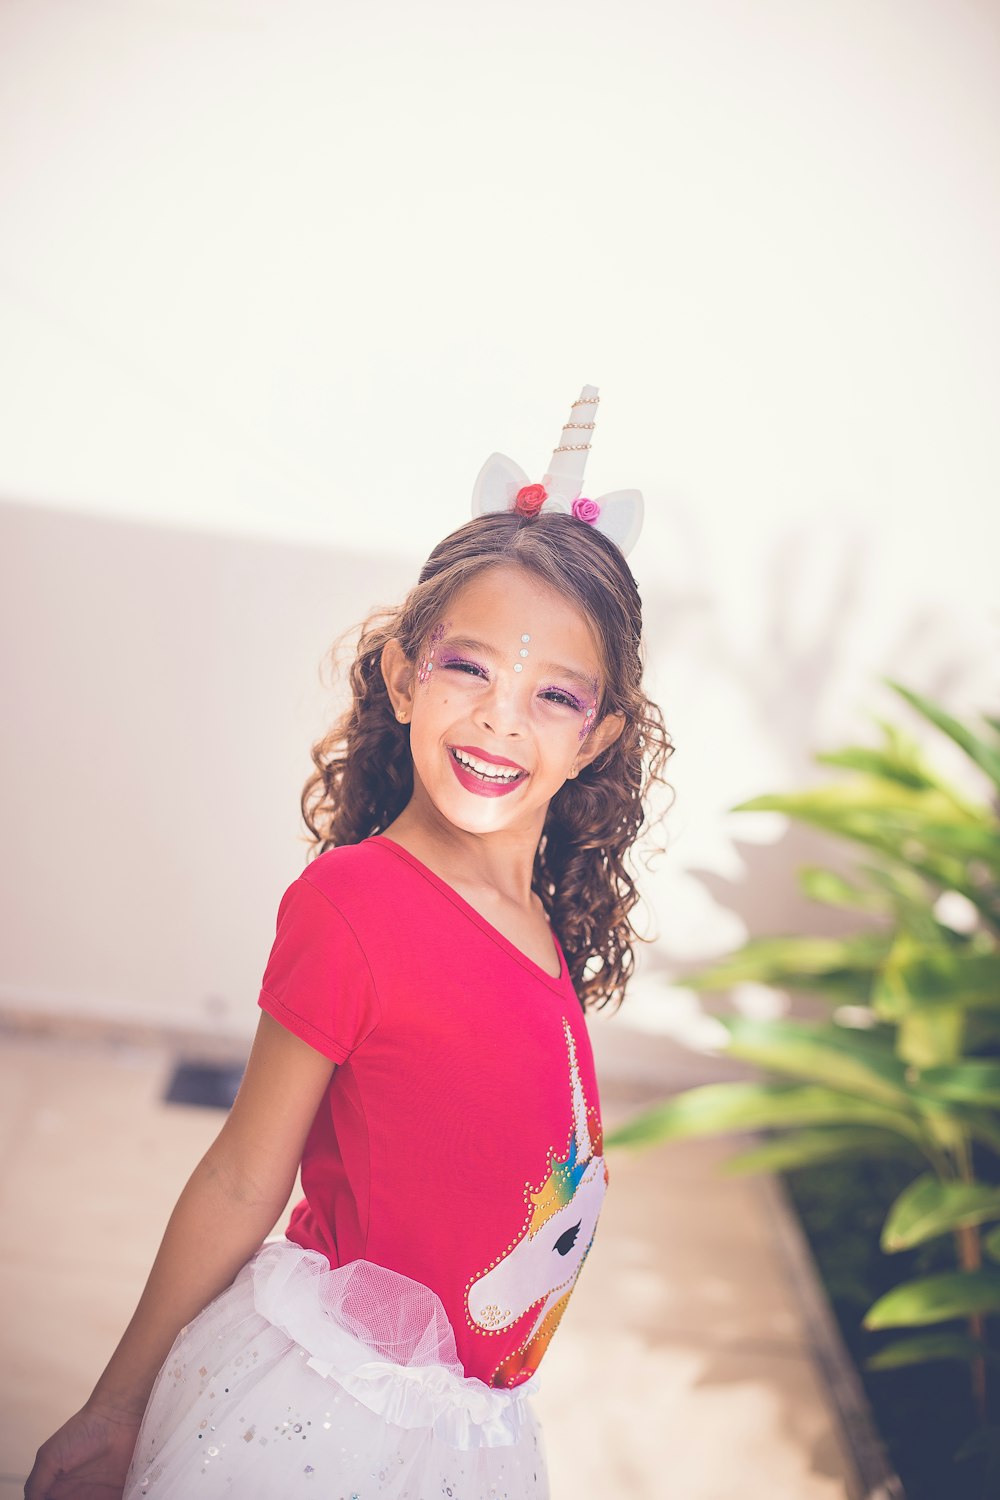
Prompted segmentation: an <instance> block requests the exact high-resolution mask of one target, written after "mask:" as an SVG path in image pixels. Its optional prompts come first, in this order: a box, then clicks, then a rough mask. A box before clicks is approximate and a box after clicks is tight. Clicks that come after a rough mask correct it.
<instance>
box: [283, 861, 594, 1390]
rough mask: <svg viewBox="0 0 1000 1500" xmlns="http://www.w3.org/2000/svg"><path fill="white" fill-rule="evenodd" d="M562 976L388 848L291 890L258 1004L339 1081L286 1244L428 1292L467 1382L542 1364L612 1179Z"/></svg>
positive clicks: (321, 1114)
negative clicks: (362, 1264)
mask: <svg viewBox="0 0 1000 1500" xmlns="http://www.w3.org/2000/svg"><path fill="white" fill-rule="evenodd" d="M554 962H555V955H553V963H554ZM559 962H560V965H561V971H560V974H559V977H558V978H553V977H552V976H550V975H549V974H547V973H546V972H545V970H544V969H543V968H541V967H540V966H539V965H538V964H536V963H535V962H534V961H533V960H532V959H530V958H528V957H527V955H526V954H524V953H522V952H521V951H520V949H518V948H517V947H515V945H514V944H513V943H512V942H510V941H509V939H507V938H506V937H504V935H503V934H502V933H501V932H499V931H498V930H497V929H496V928H495V927H493V926H492V925H491V924H490V923H489V922H488V921H486V919H485V918H484V917H481V916H480V915H479V913H478V912H477V911H476V910H475V909H474V908H473V907H472V906H470V905H469V903H468V902H467V901H466V900H465V899H464V898H463V897H462V896H460V895H459V894H458V892H457V891H455V890H453V889H452V887H451V886H450V885H448V884H447V883H446V882H445V881H444V880H442V879H441V878H440V877H439V876H438V875H436V874H434V872H433V871H432V870H430V869H428V868H427V866H426V865H424V864H423V863H422V862H421V861H420V860H418V859H416V858H415V857H414V856H413V855H412V854H410V853H409V852H408V851H407V850H405V849H403V848H402V847H401V846H400V845H399V844H396V843H394V842H393V841H392V840H390V839H387V838H384V837H382V836H378V837H374V838H369V839H365V840H364V841H363V842H362V843H360V844H354V845H349V846H345V847H342V848H338V849H329V850H327V852H326V853H325V854H321V855H319V856H318V857H317V858H316V859H314V860H313V861H312V862H311V863H310V864H309V865H307V867H306V869H305V870H304V871H303V873H302V874H301V875H300V876H299V877H298V878H297V879H296V880H295V881H293V882H292V884H291V885H290V886H289V887H288V889H287V890H286V891H285V894H284V896H283V897H282V899H281V904H280V906H279V908H278V924H277V933H276V936H275V939H274V945H273V947H272V949H271V954H270V957H269V959H268V962H267V968H266V970H265V972H264V979H263V987H262V989H261V993H260V1000H259V1004H260V1005H261V1006H262V1007H263V1008H264V1009H265V1010H266V1011H268V1012H269V1014H270V1015H272V1016H274V1017H275V1019H276V1020H278V1021H280V1022H281V1024H282V1025H283V1026H286V1027H287V1028H288V1029H289V1030H290V1031H292V1032H294V1033H295V1035H296V1036H299V1037H301V1038H302V1039H303V1040H304V1041H306V1042H308V1043H309V1045H310V1046H312V1047H315V1048H316V1049H317V1051H319V1052H321V1053H322V1054H323V1055H324V1057H329V1058H332V1059H333V1060H334V1061H335V1062H336V1064H337V1067H336V1068H335V1069H334V1072H333V1077H332V1079H331V1081H330V1086H329V1089H328V1090H327V1093H326V1095H325V1096H324V1098H323V1100H322V1102H321V1104H320V1107H319V1109H318V1111H317V1113H316V1117H315V1120H314V1121H313V1124H312V1128H311V1130H310V1133H309V1137H308V1140H307V1142H306V1147H305V1152H304V1154H303V1159H302V1186H303V1191H304V1193H305V1197H304V1198H303V1200H302V1201H301V1202H300V1203H299V1204H298V1205H297V1206H296V1207H295V1209H294V1210H293V1212H292V1216H291V1219H290V1220H289V1224H288V1227H287V1229H286V1234H287V1235H288V1237H289V1239H292V1240H294V1241H295V1242H296V1243H298V1244H300V1245H304V1246H306V1247H308V1248H309V1249H315V1250H320V1251H322V1253H323V1254H324V1255H326V1256H327V1257H328V1258H329V1260H330V1263H331V1265H334V1266H336V1265H342V1264H344V1263H345V1262H347V1261H351V1260H358V1259H364V1260H369V1261H374V1262H375V1263H376V1264H378V1265H382V1266H388V1267H389V1268H390V1269H392V1270H394V1271H399V1272H401V1273H402V1274H403V1275H406V1276H409V1277H412V1278H413V1279H415V1280H417V1281H420V1282H423V1284H424V1285H425V1286H428V1287H430V1288H431V1289H432V1290H433V1291H434V1292H436V1293H437V1295H438V1296H439V1297H440V1299H441V1301H442V1303H443V1304H444V1308H445V1311H446V1312H447V1314H448V1317H449V1319H450V1321H451V1325H452V1328H453V1329H454V1332H455V1340H456V1344H457V1347H458V1357H459V1359H460V1360H461V1362H462V1364H463V1366H464V1368H465V1372H466V1374H467V1375H474V1376H477V1377H478V1378H479V1379H480V1380H483V1381H485V1382H486V1383H487V1384H488V1385H494V1386H514V1385H519V1384H520V1383H521V1382H522V1381H524V1380H527V1379H528V1378H529V1376H530V1375H531V1374H532V1373H533V1372H534V1370H535V1369H537V1367H538V1363H539V1361H540V1359H541V1357H542V1355H543V1353H544V1352H545V1349H546V1347H547V1345H548V1343H549V1340H550V1339H551V1337H552V1334H553V1332H554V1331H555V1328H556V1325H557V1324H558V1322H559V1319H560V1317H561V1316H562V1313H563V1309H564V1308H565V1306H566V1302H567V1300H568V1298H569V1295H570V1293H571V1291H572V1289H573V1285H574V1283H575V1281H576V1277H577V1274H578V1272H579V1270H580V1266H581V1264H582V1263H583V1260H584V1257H585V1256H586V1254H587V1251H588V1250H589V1248H590V1243H591V1240H592V1239H593V1235H594V1229H595V1227H596V1224H597V1216H598V1214H599V1212H600V1208H601V1202H602V1199H603V1197H604V1191H605V1186H606V1183H607V1176H608V1174H607V1168H606V1166H605V1163H604V1157H603V1154H602V1134H601V1118H600V1107H599V1101H598V1096H597V1082H596V1079H595V1076H594V1061H593V1054H592V1052H591V1047H590V1038H589V1036H588V1033H587V1027H586V1022H585V1018H584V1014H583V1010H582V1007H581V1005H580V1002H579V1000H578V998H577V996H576V993H575V991H574V989H573V986H572V983H571V981H570V978H569V975H568V973H567V969H566V960H565V956H564V955H563V953H562V950H561V949H560V950H559Z"/></svg>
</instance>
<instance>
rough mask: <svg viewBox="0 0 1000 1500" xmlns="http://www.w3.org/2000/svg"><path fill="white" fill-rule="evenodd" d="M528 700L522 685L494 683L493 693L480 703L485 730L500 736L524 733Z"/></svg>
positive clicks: (481, 718)
mask: <svg viewBox="0 0 1000 1500" xmlns="http://www.w3.org/2000/svg"><path fill="white" fill-rule="evenodd" d="M526 714H527V699H526V695H525V693H524V691H523V690H522V689H521V685H520V683H517V682H514V683H503V682H501V681H494V684H493V691H492V692H491V693H489V694H488V695H487V696H486V697H485V698H483V699H481V701H480V720H481V722H482V725H483V728H484V729H488V730H489V731H490V733H491V734H495V735H498V736H501V735H502V736H504V737H507V736H518V737H519V736H520V735H522V734H523V733H524V727H525V718H526Z"/></svg>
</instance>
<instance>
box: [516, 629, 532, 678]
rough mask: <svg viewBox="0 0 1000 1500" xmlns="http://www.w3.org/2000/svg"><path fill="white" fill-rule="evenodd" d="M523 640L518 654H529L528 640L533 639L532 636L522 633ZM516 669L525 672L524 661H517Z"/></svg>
mask: <svg viewBox="0 0 1000 1500" xmlns="http://www.w3.org/2000/svg"><path fill="white" fill-rule="evenodd" d="M521 640H522V642H523V644H522V646H521V649H520V651H519V652H518V653H517V654H518V656H527V654H528V642H529V641H530V640H531V636H530V635H527V634H525V635H522V636H521ZM514 671H515V672H523V671H524V662H523V661H516V662H515V663H514Z"/></svg>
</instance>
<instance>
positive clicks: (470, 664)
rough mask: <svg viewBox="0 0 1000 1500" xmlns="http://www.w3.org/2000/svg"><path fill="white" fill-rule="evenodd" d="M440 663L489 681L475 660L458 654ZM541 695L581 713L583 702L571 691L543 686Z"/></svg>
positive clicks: (550, 701) (551, 701)
mask: <svg viewBox="0 0 1000 1500" xmlns="http://www.w3.org/2000/svg"><path fill="white" fill-rule="evenodd" d="M441 665H442V667H448V668H451V669H452V670H454V671H458V672H464V673H465V674H466V676H468V677H480V678H482V679H483V681H484V682H488V681H489V676H488V674H487V672H486V670H485V668H483V667H481V666H479V664H478V663H477V662H474V661H465V660H463V658H462V657H460V656H452V657H445V658H443V660H442V662H441ZM541 696H542V697H543V698H545V699H546V701H547V702H549V703H560V704H562V705H564V706H565V707H566V708H573V709H575V710H576V712H577V713H580V714H582V713H583V704H582V703H581V702H580V700H579V698H574V697H573V694H572V693H567V692H566V691H565V690H564V689H563V688H556V687H552V688H545V689H544V691H543V692H542V695H541Z"/></svg>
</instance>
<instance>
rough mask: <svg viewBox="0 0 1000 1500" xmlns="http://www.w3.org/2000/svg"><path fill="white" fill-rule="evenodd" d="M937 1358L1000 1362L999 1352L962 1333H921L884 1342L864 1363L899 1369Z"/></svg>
mask: <svg viewBox="0 0 1000 1500" xmlns="http://www.w3.org/2000/svg"><path fill="white" fill-rule="evenodd" d="M934 1359H959V1360H962V1361H963V1362H965V1361H968V1360H972V1359H985V1360H987V1361H988V1362H989V1363H995V1364H1000V1353H998V1352H997V1351H996V1350H995V1349H990V1348H988V1347H987V1345H986V1344H983V1343H981V1342H980V1341H979V1340H978V1339H970V1338H968V1337H967V1336H966V1335H965V1334H962V1333H918V1334H914V1335H913V1336H912V1337H910V1338H906V1339H895V1340H894V1341H893V1342H892V1343H891V1344H885V1345H883V1347H882V1348H881V1349H879V1350H878V1351H877V1353H875V1354H872V1355H871V1356H870V1357H869V1358H868V1359H866V1360H865V1362H864V1367H865V1369H866V1370H899V1369H901V1368H902V1367H903V1366H904V1365H920V1364H925V1363H927V1362H928V1361H930V1360H934Z"/></svg>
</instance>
